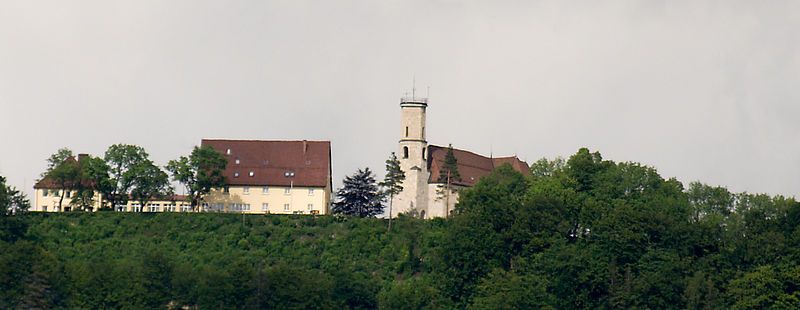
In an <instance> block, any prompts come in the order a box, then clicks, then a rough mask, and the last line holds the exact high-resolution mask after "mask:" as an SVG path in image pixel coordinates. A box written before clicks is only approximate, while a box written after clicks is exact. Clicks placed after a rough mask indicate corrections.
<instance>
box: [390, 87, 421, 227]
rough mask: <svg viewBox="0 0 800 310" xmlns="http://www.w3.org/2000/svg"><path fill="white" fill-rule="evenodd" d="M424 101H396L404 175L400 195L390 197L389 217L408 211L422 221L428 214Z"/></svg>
mask: <svg viewBox="0 0 800 310" xmlns="http://www.w3.org/2000/svg"><path fill="white" fill-rule="evenodd" d="M427 107H428V98H416V97H414V96H411V97H410V98H401V99H400V143H399V144H400V150H399V152H398V153H397V154H398V156H397V157H398V158H399V160H400V169H402V170H403V172H405V174H406V179H405V181H403V191H402V192H401V193H400V194H398V195H397V196H395V197H394V201H393V202H392V205H393V207H394V208H393V210H392V213H393V214H392V217H395V216H397V214H399V213H407V212H409V211H412V210H416V211H417V212H419V215H420V216H422V217H423V218H425V217H426V213H428V212H427V211H428V178H429V176H430V172H429V171H428V154H426V153H427V152H428V141H427V140H426V138H425V109H426V108H427Z"/></svg>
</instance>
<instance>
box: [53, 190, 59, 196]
mask: <svg viewBox="0 0 800 310" xmlns="http://www.w3.org/2000/svg"><path fill="white" fill-rule="evenodd" d="M55 192H56V193H55V195H53V196H61V191H60V190H55Z"/></svg>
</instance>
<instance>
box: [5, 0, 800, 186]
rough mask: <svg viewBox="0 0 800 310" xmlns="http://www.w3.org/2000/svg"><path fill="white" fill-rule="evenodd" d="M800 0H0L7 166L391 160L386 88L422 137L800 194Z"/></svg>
mask: <svg viewBox="0 0 800 310" xmlns="http://www.w3.org/2000/svg"><path fill="white" fill-rule="evenodd" d="M798 29H800V1H694V0H693V1H552V2H551V1H505V2H504V1H443V0H440V1H431V0H426V1H376V0H369V1H299V0H291V1H263V0H259V1H228V0H226V1H198V0H191V1H175V0H172V1H107V0H102V1H30V0H23V1H10V0H2V1H0V131H1V132H2V136H3V138H2V139H3V141H2V144H0V145H2V146H1V147H0V174H2V175H4V176H6V177H7V178H9V181H10V183H11V184H13V185H16V186H18V187H25V188H26V189H28V191H29V192H30V187H31V186H32V185H33V182H34V181H35V179H36V178H37V176H38V175H39V174H40V173H41V172H42V171H43V170H44V168H45V159H46V158H47V157H48V156H49V155H50V154H51V153H53V152H55V151H56V150H57V149H58V148H59V147H63V146H66V147H69V148H71V149H72V150H74V151H75V152H79V153H84V152H85V153H92V154H96V155H101V154H102V153H103V152H104V151H105V149H106V148H107V147H108V146H109V145H111V144H114V143H132V144H138V145H141V146H143V147H145V148H146V149H147V151H148V152H149V153H150V154H151V156H152V158H153V159H154V160H156V161H157V162H158V163H160V164H165V163H166V161H168V160H169V159H172V158H175V157H177V156H179V155H184V154H186V153H188V152H189V151H190V150H191V148H192V146H194V145H196V144H198V143H199V142H200V139H202V138H230V139H310V140H311V139H316V140H331V141H332V145H333V170H334V171H333V172H334V179H335V182H336V183H339V180H340V179H341V178H342V177H343V176H344V175H346V174H350V173H352V172H353V171H354V170H355V169H356V168H358V167H363V166H369V167H371V168H372V169H375V170H378V171H380V174H382V171H383V161H384V160H385V159H386V157H387V156H388V154H389V153H390V152H392V151H395V150H396V148H397V140H398V138H399V137H398V135H399V132H400V130H399V105H398V104H399V98H400V96H402V95H403V93H404V92H406V91H410V88H411V81H412V77H413V76H414V75H416V80H417V89H418V92H419V93H422V94H423V95H424V94H425V93H426V92H427V90H426V88H427V86H430V98H431V102H430V105H429V108H428V126H427V127H428V138H429V141H430V142H431V143H434V144H440V145H447V143H452V144H453V145H454V146H455V147H458V148H464V149H468V150H472V151H474V152H477V153H481V154H487V155H488V153H489V152H490V150H491V151H493V153H494V154H495V155H509V154H517V155H519V156H520V157H521V158H522V159H524V160H527V161H528V162H532V161H534V160H536V159H538V158H541V157H549V158H552V157H554V156H558V155H561V156H564V157H568V156H569V155H571V154H573V153H575V151H577V149H578V148H580V147H583V146H586V147H589V148H591V149H592V150H597V151H600V152H601V153H602V154H603V156H604V158H607V159H612V160H615V161H637V162H641V163H643V164H646V165H650V166H654V167H656V168H657V169H658V170H659V172H660V173H661V175H662V176H664V177H673V176H674V177H677V178H678V179H679V180H681V181H683V182H684V183H688V182H690V181H694V180H700V181H703V182H706V183H709V184H715V185H724V186H728V187H729V188H730V189H731V190H734V191H749V192H767V193H771V194H784V195H788V196H795V195H798V194H800V158H798V154H800V152H798V151H800V143H798V142H800V122H798V121H797V120H798V115H800V94H798V92H800V32H799V30H798Z"/></svg>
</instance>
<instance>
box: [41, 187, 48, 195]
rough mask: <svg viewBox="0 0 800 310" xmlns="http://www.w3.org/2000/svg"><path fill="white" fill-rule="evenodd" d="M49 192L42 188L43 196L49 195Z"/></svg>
mask: <svg viewBox="0 0 800 310" xmlns="http://www.w3.org/2000/svg"><path fill="white" fill-rule="evenodd" d="M47 192H48V190H47V189H43V190H42V196H44V197H47Z"/></svg>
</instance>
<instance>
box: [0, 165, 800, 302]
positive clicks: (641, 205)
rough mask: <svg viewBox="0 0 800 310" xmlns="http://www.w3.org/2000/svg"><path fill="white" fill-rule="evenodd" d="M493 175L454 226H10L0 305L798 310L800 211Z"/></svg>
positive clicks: (78, 219) (625, 181)
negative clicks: (729, 309)
mask: <svg viewBox="0 0 800 310" xmlns="http://www.w3.org/2000/svg"><path fill="white" fill-rule="evenodd" d="M531 170H532V172H533V175H532V176H530V177H525V176H523V175H521V174H519V173H517V172H515V171H513V169H511V168H510V167H507V166H506V167H501V168H499V169H498V170H496V171H495V172H494V173H493V174H491V175H490V176H488V177H485V178H482V179H481V180H480V182H478V184H477V185H476V186H474V187H473V188H471V189H468V190H465V191H463V192H462V194H461V202H460V203H459V205H458V206H457V210H456V213H455V214H454V215H453V216H452V217H451V218H448V219H446V220H442V219H439V220H429V221H423V220H418V219H413V218H408V217H402V218H400V219H398V220H397V221H395V222H394V223H393V224H394V225H393V226H394V227H393V229H392V231H391V232H388V231H387V227H386V225H387V223H386V221H385V220H382V219H374V218H373V219H361V218H355V217H334V216H319V217H310V216H279V215H268V216H255V215H251V216H242V215H237V214H194V213H158V214H147V213H113V212H97V213H80V212H75V213H62V214H24V215H18V216H4V217H2V219H1V220H2V222H0V225H2V231H0V239H2V241H0V308H3V309H6V308H15V307H21V308H30V307H42V308H91V309H98V308H130V309H139V308H141V309H153V308H170V307H171V308H180V307H183V306H189V307H197V308H200V309H217V308H245V309H258V308H264V309H315V308H319V309H339V308H351V309H371V308H383V309H440V308H474V309H496V308H506V309H536V308H552V309H570V308H580V309H598V308H600V309H617V308H620V309H622V308H625V309H627V308H651V309H668V308H689V309H720V308H734V309H757V308H778V309H780V308H784V309H796V308H799V307H800V264H798V262H800V230H799V229H798V224H800V204H799V203H798V202H797V201H795V200H794V199H793V198H786V197H782V196H767V195H754V194H747V193H738V194H734V193H730V192H729V191H728V190H727V189H725V188H723V187H712V186H708V185H704V184H701V183H691V184H688V185H684V184H682V183H680V182H678V181H677V180H675V179H664V178H662V177H661V176H659V174H658V173H657V171H656V170H655V169H653V168H650V167H646V166H642V165H640V164H637V163H616V162H612V161H608V160H603V159H602V157H601V156H600V154H599V153H591V152H589V151H588V150H586V149H581V150H580V151H579V152H578V153H576V154H575V155H573V156H572V157H570V158H569V159H568V160H566V161H563V160H553V161H548V160H540V161H538V162H537V163H535V164H534V165H533V166H532V168H531Z"/></svg>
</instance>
